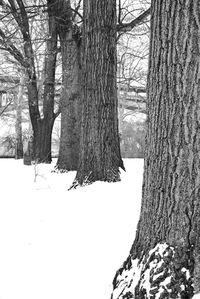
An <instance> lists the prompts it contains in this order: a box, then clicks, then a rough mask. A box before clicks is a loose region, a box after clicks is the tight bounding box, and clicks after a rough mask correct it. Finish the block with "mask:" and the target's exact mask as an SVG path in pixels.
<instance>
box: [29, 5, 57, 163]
mask: <svg viewBox="0 0 200 299" xmlns="http://www.w3.org/2000/svg"><path fill="white" fill-rule="evenodd" d="M48 30H49V37H48V40H47V42H46V53H45V69H44V94H43V113H42V114H43V115H42V116H41V114H40V112H39V107H38V101H39V96H38V89H37V84H36V79H37V78H36V74H35V70H34V61H32V62H31V63H32V66H33V68H32V72H30V75H31V78H30V80H29V83H28V97H29V111H30V118H31V123H32V128H33V137H34V159H35V160H36V161H37V162H38V163H51V137H52V130H53V125H54V121H55V118H56V114H55V113H54V95H55V69H56V56H57V28H56V20H55V7H54V5H53V2H52V0H48ZM30 75H29V77H30Z"/></svg>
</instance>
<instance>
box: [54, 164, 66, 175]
mask: <svg viewBox="0 0 200 299" xmlns="http://www.w3.org/2000/svg"><path fill="white" fill-rule="evenodd" d="M51 172H54V173H67V172H69V171H68V170H66V169H63V168H60V167H59V166H58V164H57V165H56V166H55V167H54V169H53V170H52V171H51Z"/></svg>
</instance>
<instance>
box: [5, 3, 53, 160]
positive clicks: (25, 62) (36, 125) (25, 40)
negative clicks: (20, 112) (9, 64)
mask: <svg viewBox="0 0 200 299" xmlns="http://www.w3.org/2000/svg"><path fill="white" fill-rule="evenodd" d="M0 6H1V7H2V13H3V15H2V18H1V21H2V24H3V26H2V29H0V45H1V49H3V50H5V51H7V52H9V53H10V55H12V56H13V57H14V58H15V60H16V61H18V63H20V65H21V66H22V67H23V68H24V69H25V71H26V75H27V78H28V80H27V91H28V105H29V113H30V119H31V123H32V128H33V137H34V155H35V159H36V160H37V161H38V162H46V163H50V162H51V134H52V129H53V124H54V120H55V118H56V117H57V115H58V113H57V112H56V113H54V89H55V69H56V56H57V30H56V23H55V17H54V9H55V7H54V6H53V5H51V1H47V18H48V26H46V27H47V36H48V37H47V38H46V53H45V57H44V60H45V62H44V88H43V94H42V98H40V97H39V96H40V94H39V90H38V89H39V88H38V87H39V84H38V82H39V81H38V74H37V71H36V57H35V48H36V47H35V45H34V42H33V37H34V39H36V35H37V34H38V32H37V30H38V28H35V31H32V28H31V22H30V19H31V18H33V16H34V17H35V15H38V6H37V5H31V1H22V0H16V1H15V2H14V1H12V0H8V4H7V2H5V1H3V0H2V1H0ZM41 6H42V8H43V9H44V8H45V5H44V3H42V5H41ZM35 10H36V11H35ZM36 23H37V22H36ZM16 25H17V29H16ZM16 40H17V43H15V41H16ZM43 41H44V39H43ZM41 102H42V111H40V110H41V109H40V103H41Z"/></svg>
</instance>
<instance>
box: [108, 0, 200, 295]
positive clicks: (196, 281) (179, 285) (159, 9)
mask: <svg viewBox="0 0 200 299" xmlns="http://www.w3.org/2000/svg"><path fill="white" fill-rule="evenodd" d="M199 30H200V6H199V1H198V0H191V1H174V0H163V1H159V0H154V1H152V21H151V42H150V59H149V77H148V102H147V113H148V130H147V145H146V154H145V165H144V181H143V195H142V206H141V214H140V220H139V223H138V227H137V232H136V238H135V241H134V244H133V246H132V249H131V252H130V255H129V257H128V259H127V260H126V262H125V263H124V265H123V266H122V268H121V269H119V270H118V272H117V274H116V277H115V279H114V282H113V285H114V290H113V294H112V296H113V298H114V299H117V298H120V299H122V298H140V299H142V298H191V297H192V295H193V293H196V292H200V154H199V152H200V114H199V111H200V105H199V97H200V59H199V58H200V42H199V32H200V31H199Z"/></svg>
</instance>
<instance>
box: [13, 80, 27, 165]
mask: <svg viewBox="0 0 200 299" xmlns="http://www.w3.org/2000/svg"><path fill="white" fill-rule="evenodd" d="M24 84H25V78H24V76H23V75H22V77H21V78H20V84H19V90H18V95H17V98H16V103H15V106H16V122H15V136H16V139H15V159H22V158H23V141H22V101H23V94H24Z"/></svg>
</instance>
